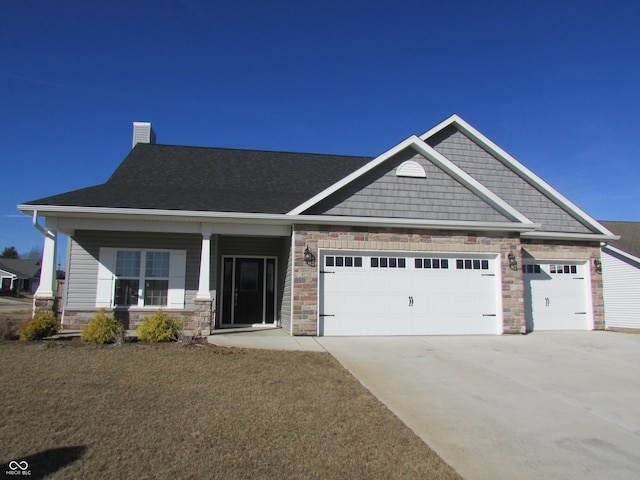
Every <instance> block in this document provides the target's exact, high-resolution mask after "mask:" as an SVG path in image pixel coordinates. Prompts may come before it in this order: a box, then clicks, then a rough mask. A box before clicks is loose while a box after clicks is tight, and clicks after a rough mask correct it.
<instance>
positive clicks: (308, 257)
mask: <svg viewBox="0 0 640 480" xmlns="http://www.w3.org/2000/svg"><path fill="white" fill-rule="evenodd" d="M315 259H316V256H315V255H314V254H313V253H312V252H311V250H309V245H307V248H305V249H304V261H305V263H306V264H307V265H313V262H314V261H315Z"/></svg>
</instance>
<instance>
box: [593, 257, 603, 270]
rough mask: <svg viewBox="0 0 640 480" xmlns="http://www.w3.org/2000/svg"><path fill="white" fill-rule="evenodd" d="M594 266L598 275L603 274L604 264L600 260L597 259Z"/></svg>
mask: <svg viewBox="0 0 640 480" xmlns="http://www.w3.org/2000/svg"><path fill="white" fill-rule="evenodd" d="M593 266H594V268H595V269H596V273H602V262H601V261H600V259H599V258H596V259H595V260H594V261H593Z"/></svg>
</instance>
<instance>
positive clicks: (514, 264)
mask: <svg viewBox="0 0 640 480" xmlns="http://www.w3.org/2000/svg"><path fill="white" fill-rule="evenodd" d="M507 259H509V268H511V269H512V270H517V269H518V260H516V256H515V255H514V254H513V252H509V255H507Z"/></svg>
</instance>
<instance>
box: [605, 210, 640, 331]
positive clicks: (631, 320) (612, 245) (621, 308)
mask: <svg viewBox="0 0 640 480" xmlns="http://www.w3.org/2000/svg"><path fill="white" fill-rule="evenodd" d="M600 223H601V224H602V225H604V226H605V227H606V228H608V229H610V230H611V231H612V232H614V233H616V234H617V235H620V239H619V240H611V241H610V242H609V243H608V244H607V245H605V246H603V247H602V264H601V265H602V278H603V282H604V285H603V286H604V310H605V316H606V327H607V328H640V222H611V221H601V222H600Z"/></svg>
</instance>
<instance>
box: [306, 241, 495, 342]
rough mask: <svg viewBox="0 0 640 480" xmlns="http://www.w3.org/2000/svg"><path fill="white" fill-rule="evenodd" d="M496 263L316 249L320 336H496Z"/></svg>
mask: <svg viewBox="0 0 640 480" xmlns="http://www.w3.org/2000/svg"><path fill="white" fill-rule="evenodd" d="M496 258H497V255H484V256H483V255H479V256H468V255H462V254H461V255H454V254H453V255H452V254H442V255H437V254H434V255H431V254H429V255H422V254H421V255H418V254H406V253H389V252H384V253H380V252H375V253H374V252H357V251H353V252H351V251H350V252H345V251H326V252H321V254H320V295H319V299H320V305H319V314H320V318H319V331H318V333H319V335H327V336H331V335H458V334H493V335H496V334H501V333H502V312H501V305H502V301H501V298H500V293H499V292H500V288H499V285H500V274H499V271H497V261H496Z"/></svg>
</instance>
